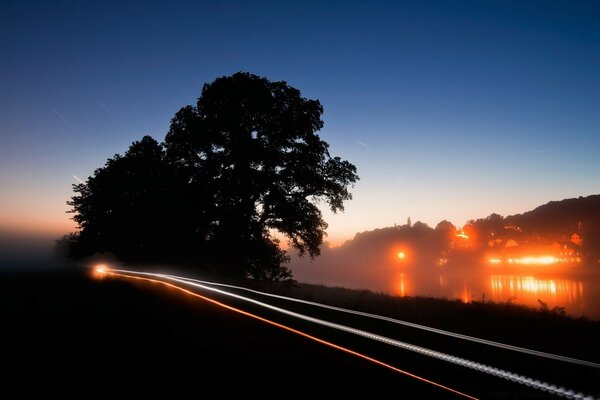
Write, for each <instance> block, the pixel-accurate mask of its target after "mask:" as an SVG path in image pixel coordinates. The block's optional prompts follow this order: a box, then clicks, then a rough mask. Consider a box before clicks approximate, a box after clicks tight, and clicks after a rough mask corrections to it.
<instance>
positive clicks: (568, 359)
mask: <svg viewBox="0 0 600 400" xmlns="http://www.w3.org/2000/svg"><path fill="white" fill-rule="evenodd" d="M160 275H162V276H164V277H168V278H176V279H183V280H186V281H190V282H197V283H201V284H205V285H214V286H221V287H227V288H231V289H238V290H244V291H247V292H250V293H255V294H259V295H262V296H267V297H272V298H276V299H281V300H287V301H292V302H296V303H302V304H307V305H311V306H316V307H321V308H326V309H329V310H334V311H340V312H344V313H348V314H354V315H359V316H362V317H368V318H373V319H379V320H382V321H386V322H391V323H394V324H397V325H404V326H408V327H411V328H415V329H420V330H424V331H427V332H432V333H437V334H440V335H444V336H449V337H453V338H456V339H462V340H467V341H470V342H474V343H479V344H484V345H487V346H493V347H498V348H501V349H505V350H511V351H516V352H519V353H524V354H529V355H533V356H537V357H543V358H548V359H552V360H557V361H562V362H567V363H571V364H577V365H582V366H585V367H591V368H597V369H600V364H598V363H595V362H592V361H587V360H579V359H577V358H572V357H566V356H561V355H558V354H552V353H546V352H543V351H538V350H533V349H528V348H525V347H519V346H513V345H510V344H506V343H501V342H495V341H493V340H487V339H481V338H478V337H474V336H469V335H463V334H460V333H455V332H450V331H445V330H442V329H437V328H432V327H429V326H425V325H420V324H415V323H413V322H408V321H403V320H399V319H395V318H390V317H386V316H383V315H378V314H371V313H367V312H363V311H356V310H350V309H347V308H341V307H335V306H330V305H327V304H323V303H317V302H314V301H308V300H302V299H296V298H293V297H286V296H281V295H277V294H272V293H266V292H261V291H258V290H253V289H248V288H245V287H242V286H234V285H228V284H225V283H216V282H208V281H201V280H198V279H193V278H185V277H178V276H175V275H168V274H160Z"/></svg>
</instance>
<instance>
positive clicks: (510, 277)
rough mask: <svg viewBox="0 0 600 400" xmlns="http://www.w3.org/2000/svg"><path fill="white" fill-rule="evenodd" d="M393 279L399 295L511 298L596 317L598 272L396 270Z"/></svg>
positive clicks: (599, 307) (599, 316)
mask: <svg viewBox="0 0 600 400" xmlns="http://www.w3.org/2000/svg"><path fill="white" fill-rule="evenodd" d="M393 282H394V285H393V289H392V290H391V291H392V292H393V294H396V295H399V296H430V297H441V298H447V299H460V300H462V301H464V302H471V301H475V300H477V301H493V302H496V303H505V302H511V303H515V304H523V305H526V306H530V307H534V308H540V307H541V306H542V304H545V305H546V306H547V307H548V308H549V309H550V310H552V309H553V308H554V307H564V309H565V311H566V312H567V314H570V315H572V316H576V317H578V316H581V315H585V316H588V317H590V318H593V319H600V296H598V295H596V296H594V295H593V294H594V293H596V294H598V293H600V274H592V275H586V276H582V277H562V276H556V277H554V276H542V277H540V276H535V275H533V274H524V275H518V274H506V275H502V274H497V273H485V272H482V271H471V272H464V271H462V272H461V271H451V272H447V271H444V272H440V271H431V273H423V272H422V271H420V272H418V273H417V272H415V271H405V272H402V273H398V274H397V275H396V276H395V278H394V279H393ZM384 290H385V289H384ZM586 296H587V297H586Z"/></svg>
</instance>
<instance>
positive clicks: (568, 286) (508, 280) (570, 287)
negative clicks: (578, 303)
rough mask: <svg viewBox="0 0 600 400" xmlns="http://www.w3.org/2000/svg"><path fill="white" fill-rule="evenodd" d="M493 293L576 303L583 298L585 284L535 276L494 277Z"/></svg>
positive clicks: (492, 283)
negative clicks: (542, 297)
mask: <svg viewBox="0 0 600 400" xmlns="http://www.w3.org/2000/svg"><path fill="white" fill-rule="evenodd" d="M491 287H492V293H494V294H495V295H497V296H502V295H503V292H505V291H506V292H507V294H509V295H514V294H518V295H536V296H537V295H546V296H550V297H551V298H553V299H555V300H559V301H568V302H574V301H575V300H576V299H581V298H582V297H583V283H582V282H574V281H568V280H557V279H536V278H535V277H533V276H512V275H509V276H502V275H492V277H491Z"/></svg>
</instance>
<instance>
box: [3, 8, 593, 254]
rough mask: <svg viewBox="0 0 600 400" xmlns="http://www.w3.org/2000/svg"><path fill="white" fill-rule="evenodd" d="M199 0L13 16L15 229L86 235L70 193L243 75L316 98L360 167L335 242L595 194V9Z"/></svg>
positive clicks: (8, 127) (9, 120)
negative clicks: (220, 84)
mask: <svg viewBox="0 0 600 400" xmlns="http://www.w3.org/2000/svg"><path fill="white" fill-rule="evenodd" d="M184 3H185V7H183V6H182V7H174V6H173V5H169V4H166V3H163V4H160V3H152V4H147V5H145V6H144V7H143V8H142V9H140V7H138V5H136V4H134V3H130V2H127V1H125V2H123V3H120V5H116V4H114V5H111V4H106V3H105V2H95V1H90V2H86V4H85V5H81V6H78V7H72V6H71V5H69V3H63V2H60V1H59V2H53V3H51V4H43V3H42V4H37V3H19V2H8V3H7V2H5V3H3V4H2V5H0V14H1V15H4V16H5V23H3V24H1V27H0V30H1V32H2V34H3V37H6V38H8V40H6V41H4V42H2V43H0V50H2V53H3V54H6V55H7V57H5V62H4V63H3V64H2V65H1V66H0V76H2V77H3V91H2V92H1V93H0V232H9V233H13V232H18V233H35V234H44V235H49V236H59V235H62V234H65V233H68V232H72V231H74V230H75V228H76V226H75V223H74V222H73V221H72V220H70V219H69V218H70V217H71V215H69V214H67V213H66V211H67V210H68V207H67V205H66V201H67V200H69V198H70V197H71V196H72V195H73V192H72V188H71V185H72V184H74V183H77V182H78V179H81V180H83V181H85V180H86V178H87V177H88V176H90V175H91V174H92V173H93V171H94V170H95V169H96V168H98V167H101V166H103V165H104V164H105V162H106V160H107V159H108V158H110V157H112V156H113V155H114V154H115V153H120V154H122V153H124V152H125V151H126V150H127V148H128V146H129V145H130V144H131V142H133V141H134V140H139V139H140V138H141V137H142V136H143V135H145V134H149V135H150V136H152V137H154V138H155V139H157V140H159V141H162V140H163V139H164V136H165V134H166V132H167V131H168V127H169V121H170V120H171V118H172V117H173V116H174V115H175V113H176V112H177V111H178V110H179V109H180V108H181V107H184V106H186V105H189V104H193V103H194V102H195V101H196V99H197V97H198V96H199V94H200V90H201V88H202V85H203V84H204V83H207V82H212V81H213V80H214V79H216V78H217V77H219V76H223V75H230V74H232V73H235V72H237V71H248V72H251V73H254V74H257V75H260V76H265V77H267V78H268V79H270V80H273V81H278V80H284V81H287V82H288V83H289V84H290V85H291V86H293V87H295V88H297V89H299V90H300V91H301V93H302V95H303V96H305V97H307V98H311V99H318V100H319V101H320V102H321V103H322V105H323V107H324V114H323V119H324V122H325V125H324V128H323V129H322V131H321V132H320V135H321V136H322V138H323V139H324V140H325V141H326V142H327V143H329V145H330V152H331V154H332V155H333V156H339V157H341V158H342V159H345V160H348V161H350V162H352V163H353V164H355V165H356V166H357V169H358V174H359V176H360V178H361V180H360V181H359V182H358V183H357V185H356V186H355V187H354V188H353V189H352V190H351V192H352V194H353V200H351V201H348V202H346V204H345V212H341V213H338V214H333V213H331V212H330V211H329V210H328V209H327V207H326V206H325V205H323V206H322V210H323V216H324V219H325V221H326V222H327V223H328V224H329V228H328V229H327V233H328V236H327V237H326V238H325V240H326V241H328V242H329V243H330V244H331V245H339V244H341V243H343V242H344V241H346V240H349V239H352V238H353V237H354V235H355V234H356V233H358V232H363V231H367V230H373V229H377V228H384V227H389V226H393V225H394V224H404V223H405V221H406V220H407V219H408V218H409V217H410V218H411V220H412V221H413V222H416V221H421V222H424V223H427V224H428V225H429V226H431V227H435V225H436V224H437V223H439V222H440V221H442V220H448V221H450V222H452V223H453V224H454V225H455V226H457V227H460V226H462V225H464V224H465V223H466V222H467V221H468V220H469V219H477V218H483V217H486V216H488V215H490V214H491V213H498V214H500V215H503V216H509V215H514V214H518V213H523V212H526V211H529V210H531V209H533V208H535V207H537V206H540V205H543V204H545V203H547V202H549V201H554V200H562V199H565V198H573V197H579V196H588V195H592V194H598V193H599V192H598V187H600V185H599V184H600V181H599V178H598V175H597V171H599V170H600V159H599V158H598V157H597V154H598V153H599V152H600V141H599V139H598V138H600V114H598V112H597V110H598V107H600V78H599V75H598V74H597V71H598V70H600V52H599V51H598V43H600V26H599V25H598V24H597V21H598V20H599V19H600V4H599V3H597V2H587V1H582V2H575V3H574V2H567V1H564V2H562V1H557V2H551V3H548V2H535V1H534V2H526V3H524V2H499V3H494V4H493V5H490V4H486V3H479V2H470V1H458V2H452V3H447V2H437V1H434V2H433V3H432V4H423V3H418V2H417V3H415V4H410V3H399V2H392V1H389V2H388V1H383V2H378V3H377V4H367V3H361V2H356V3H353V2H350V3H344V4H338V3H320V2H319V3H316V4H313V5H311V6H310V7H308V6H306V5H304V4H301V3H287V2H283V3H281V2H274V1H261V2H259V3H256V4H254V3H252V4H251V5H250V4H248V3H247V2H237V1H233V2H227V3H226V4H220V3H205V2H189V3H188V2H184ZM182 10H185V12H182ZM199 17H202V20H203V21H205V23H204V24H202V25H201V26H199V25H198V24H196V23H194V22H195V21H197V20H198V18H199ZM232 19H233V20H235V21H236V23H235V24H231V23H230V21H231V20H232ZM149 27H153V28H152V29H150V28H149ZM214 38H218V39H214ZM75 177H77V178H75Z"/></svg>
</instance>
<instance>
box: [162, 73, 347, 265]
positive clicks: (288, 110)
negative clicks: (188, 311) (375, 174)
mask: <svg viewBox="0 0 600 400" xmlns="http://www.w3.org/2000/svg"><path fill="white" fill-rule="evenodd" d="M322 113H323V107H322V106H321V104H320V103H319V101H317V100H310V99H306V98H304V97H302V96H301V94H300V91H298V90H297V89H295V88H293V87H290V86H289V85H288V84H287V83H286V82H270V81H269V80H267V79H266V78H262V77H258V76H256V75H252V74H248V73H236V74H234V75H232V76H227V77H221V78H218V79H216V80H215V81H214V82H212V83H210V84H206V85H204V88H203V89H202V95H201V96H200V98H199V99H198V102H197V104H196V105H195V106H187V107H184V108H182V109H181V110H179V112H177V114H176V115H175V118H173V120H172V121H171V127H170V130H169V132H168V133H167V136H166V138H165V148H166V154H167V158H168V159H169V160H171V161H172V163H174V164H175V165H177V166H179V168H180V169H181V170H183V171H185V173H186V174H187V175H188V176H189V179H190V182H191V184H192V185H194V186H199V187H202V188H205V189H206V190H207V191H208V192H209V193H211V195H212V204H211V210H210V214H211V217H212V223H211V229H210V232H211V244H212V246H213V254H214V255H215V257H216V258H217V259H218V260H219V261H220V262H221V263H223V262H224V263H225V264H227V268H228V269H230V270H231V271H232V272H234V273H239V272H241V271H246V272H248V271H250V273H251V274H252V275H253V276H258V275H260V274H259V273H256V272H252V271H259V270H261V268H260V267H259V268H257V266H256V265H255V264H256V262H259V263H260V262H261V261H260V260H264V259H271V260H273V262H274V263H275V264H281V262H282V261H285V257H283V256H282V255H281V254H280V252H279V248H278V246H273V245H271V244H273V243H275V241H274V238H273V235H272V232H273V231H278V232H280V233H281V234H283V235H284V236H286V237H287V238H288V239H289V240H290V242H291V245H292V246H293V247H294V248H295V249H296V250H298V251H299V253H300V254H301V255H302V254H304V253H305V252H308V254H309V255H310V256H311V257H314V256H317V255H319V251H320V250H319V249H320V245H321V244H322V242H323V236H324V233H325V229H326V227H327V224H326V222H325V221H324V220H323V218H322V215H321V211H320V210H319V208H318V207H317V204H316V202H317V201H319V200H325V201H326V202H327V203H328V204H329V206H330V208H331V210H332V211H334V212H337V211H338V210H343V202H344V201H345V200H348V199H351V194H350V193H349V192H348V186H349V185H352V184H353V183H354V182H356V180H357V179H358V176H357V175H356V168H355V166H354V165H352V164H350V163H349V162H348V161H343V160H341V159H340V158H339V157H331V156H330V154H329V151H328V147H329V146H328V144H327V143H325V142H324V141H323V140H322V139H321V138H320V137H319V136H318V135H317V133H316V132H317V131H318V130H320V129H321V128H322V127H323V121H322V119H321V114H322ZM253 254H260V255H261V256H260V257H258V261H255V260H253V258H252V255H253Z"/></svg>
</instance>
